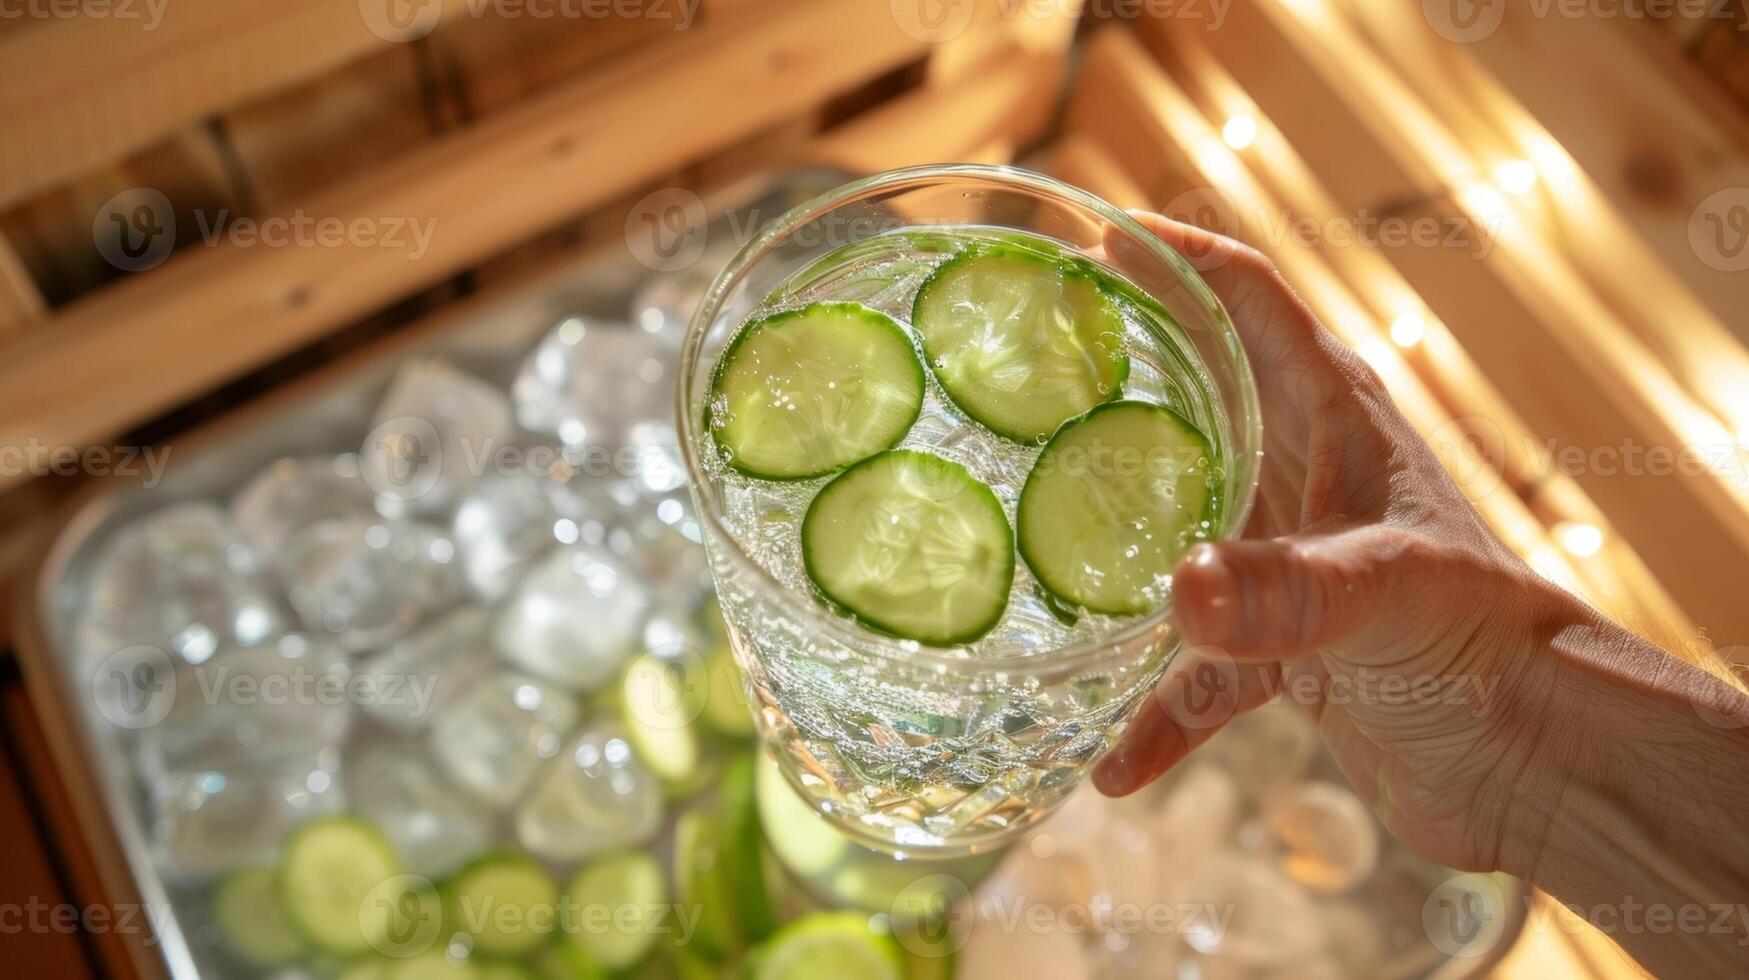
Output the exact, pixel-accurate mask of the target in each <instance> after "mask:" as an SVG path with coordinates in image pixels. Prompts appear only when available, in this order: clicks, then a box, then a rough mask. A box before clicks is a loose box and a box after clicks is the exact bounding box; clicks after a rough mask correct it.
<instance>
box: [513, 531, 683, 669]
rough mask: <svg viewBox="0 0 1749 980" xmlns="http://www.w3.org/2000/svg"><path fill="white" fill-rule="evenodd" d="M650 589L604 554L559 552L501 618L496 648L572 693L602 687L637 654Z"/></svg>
mask: <svg viewBox="0 0 1749 980" xmlns="http://www.w3.org/2000/svg"><path fill="white" fill-rule="evenodd" d="M649 604H650V596H649V590H648V589H647V588H646V587H645V585H644V583H643V581H642V580H641V579H640V578H639V577H638V575H637V573H636V572H634V571H632V570H631V569H630V568H628V567H627V566H626V565H625V564H624V563H623V562H621V561H620V560H619V559H617V558H615V557H614V556H613V555H612V554H609V553H608V552H607V551H604V550H602V549H600V548H587V547H571V548H565V549H562V550H560V551H557V552H554V553H553V554H551V555H549V556H547V558H546V559H544V560H543V561H541V563H540V564H539V565H537V566H536V567H535V568H534V569H533V570H532V571H530V572H529V573H528V576H527V577H526V578H524V579H523V580H522V584H521V585H520V586H518V588H517V590H516V593H515V594H514V595H513V596H512V597H511V599H510V602H509V603H508V604H507V605H506V606H505V607H504V608H503V609H502V610H501V611H500V612H499V614H498V619H497V622H496V624H495V625H494V627H493V630H492V642H493V645H494V646H496V647H497V648H498V652H499V653H500V654H502V655H503V657H504V659H506V660H507V661H509V662H510V663H512V664H515V665H516V666H517V667H520V668H522V669H523V670H526V671H528V672H529V673H531V674H535V675H536V676H539V677H543V678H546V679H547V680H549V681H553V682H555V683H558V684H563V685H565V686H566V687H569V688H571V689H573V690H578V691H587V690H592V689H594V688H597V687H600V686H601V685H602V684H604V683H606V682H607V681H608V680H609V679H610V678H612V677H613V675H614V673H615V672H616V671H617V670H618V669H619V666H620V664H621V662H623V661H624V660H625V658H626V657H627V656H628V655H629V654H630V653H632V652H633V651H635V650H636V649H637V646H638V641H639V631H640V630H641V629H642V627H643V624H644V613H645V611H646V610H647V609H648V608H649Z"/></svg>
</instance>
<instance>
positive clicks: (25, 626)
mask: <svg viewBox="0 0 1749 980" xmlns="http://www.w3.org/2000/svg"><path fill="white" fill-rule="evenodd" d="M841 179H842V175H839V174H833V173H830V172H825V171H814V170H809V171H800V172H794V173H789V174H784V175H778V176H773V177H768V178H761V179H759V180H756V181H752V182H749V183H748V184H747V185H745V186H742V187H739V188H735V189H733V190H732V191H730V192H727V193H725V194H724V195H722V199H723V200H726V201H728V202H729V203H730V205H731V206H729V207H727V208H725V209H723V210H722V211H720V212H718V213H717V214H716V216H715V219H714V220H712V221H710V222H709V224H708V225H707V226H705V227H704V228H703V229H702V231H697V232H695V233H691V234H696V235H697V238H696V239H689V241H692V242H693V245H692V248H691V252H692V254H696V256H697V258H696V261H693V262H691V263H690V264H687V265H685V266H684V267H682V268H674V266H675V265H676V264H677V263H673V262H666V261H661V262H656V263H652V262H650V261H649V256H648V255H645V257H644V260H643V261H640V260H639V259H638V257H637V254H635V250H633V249H628V248H625V247H617V248H607V249H603V250H600V251H597V252H592V253H590V254H589V255H588V256H586V257H585V258H584V259H582V260H581V261H576V262H568V263H565V264H564V265H562V266H559V267H555V268H554V269H552V270H550V271H549V272H547V273H545V274H542V275H539V276H536V277H534V278H533V279H532V280H530V281H528V282H526V283H524V284H523V285H521V286H520V287H518V288H516V289H514V290H510V291H505V292H497V293H492V294H489V295H486V296H483V297H481V298H477V299H473V300H469V301H466V302H464V303H463V304H461V306H460V308H459V309H457V310H455V311H454V312H451V313H447V314H445V315H443V316H442V318H441V319H440V320H437V321H434V322H431V323H428V324H423V325H420V326H418V327H416V328H413V329H412V330H410V331H408V332H407V333H406V335H404V336H399V337H397V338H396V339H395V340H394V341H393V343H392V344H391V345H389V346H388V347H386V348H385V349H382V350H379V351H367V352H366V353H365V354H364V355H363V356H360V357H355V358H352V359H350V360H348V361H346V362H344V363H341V364H337V365H335V366H334V367H333V368H332V369H331V370H327V371H325V372H324V373H322V374H321V375H319V376H318V377H316V378H314V379H311V380H309V381H306V382H302V383H300V384H298V385H297V386H295V387H294V388H293V389H292V390H288V391H284V392H278V393H274V394H271V395H269V396H266V397H264V398H263V399H261V400H260V403H259V404H257V405H256V406H253V407H245V408H244V409H242V410H240V411H239V412H238V414H237V416H236V417H235V418H228V419H225V420H222V421H221V422H219V423H216V424H213V425H211V426H209V427H207V428H206V429H205V430H203V431H200V432H197V433H194V434H192V435H190V436H188V437H186V438H181V439H178V440H177V441H176V442H175V443H173V444H171V445H170V446H168V447H164V449H166V450H167V452H168V461H169V462H168V465H167V466H166V467H165V468H164V470H163V472H162V474H161V476H159V477H158V478H156V479H153V480H150V481H144V480H131V481H123V480H120V479H116V480H110V481H102V482H98V483H96V484H94V485H92V486H91V487H90V488H89V489H87V490H86V491H85V492H84V493H82V494H81V495H80V496H79V497H78V498H77V499H76V500H75V501H72V502H70V504H69V507H68V510H67V513H66V515H65V517H64V519H63V521H62V522H61V523H60V524H59V525H58V526H57V527H56V528H55V529H54V531H53V535H52V543H51V544H49V546H48V547H47V548H46V549H45V550H44V552H43V557H42V559H41V562H40V564H39V566H38V567H37V568H36V569H35V570H34V571H33V573H32V575H31V576H30V577H29V579H28V583H29V584H28V587H27V588H26V589H25V590H24V592H23V594H22V595H21V600H22V601H21V603H20V606H21V610H22V615H21V616H20V617H19V632H20V635H19V637H18V641H19V642H18V646H19V649H20V655H21V661H22V663H23V665H24V668H25V672H26V674H27V677H28V679H29V681H30V686H31V691H32V696H33V699H34V700H35V701H36V702H37V707H38V708H39V712H38V713H39V714H40V715H41V716H42V717H43V719H44V723H45V725H46V726H47V727H48V728H49V731H48V732H47V735H48V737H49V738H50V739H51V741H52V742H53V743H54V744H55V747H56V750H57V759H58V762H59V763H60V765H61V767H62V770H63V772H62V777H63V780H64V781H65V782H66V783H67V784H68V785H69V787H70V788H71V789H72V793H71V795H72V796H73V798H74V802H75V806H76V809H77V810H78V811H79V817H80V819H81V829H82V832H83V834H84V836H85V837H86V839H87V842H88V843H89V844H90V847H91V850H92V851H93V853H94V854H96V855H97V856H98V859H99V863H100V864H101V865H102V867H101V868H100V870H101V872H102V874H103V877H104V886H105V888H106V889H107V890H108V891H109V893H110V894H109V895H108V896H107V897H108V899H109V900H110V901H111V902H112V903H115V904H117V905H122V904H128V905H135V906H136V907H138V908H143V909H145V910H147V911H148V912H149V914H148V915H147V916H144V917H143V918H142V921H143V922H148V923H149V924H150V929H141V930H139V932H138V933H137V934H136V935H133V936H132V937H131V938H132V941H131V942H130V943H128V947H129V949H130V952H131V953H132V954H133V955H134V956H135V958H136V962H135V964H134V965H135V966H136V968H137V969H138V970H139V972H141V973H142V974H144V975H148V976H172V977H176V978H179V980H180V978H194V977H230V976H236V977H254V976H264V975H272V976H282V977H287V978H291V977H347V978H360V980H362V978H381V980H390V978H414V977H461V978H468V977H478V978H482V980H485V978H492V977H537V978H552V980H562V978H583V977H589V978H594V977H600V976H605V975H608V974H613V975H618V976H652V977H657V976H659V977H686V978H694V977H706V976H725V977H728V976H734V977H741V976H747V975H754V976H759V977H773V978H776V977H788V976H790V975H792V974H794V975H796V976H801V975H803V974H800V973H795V971H796V970H797V969H802V970H804V971H805V970H806V969H807V964H808V963H812V962H816V959H814V957H819V956H827V957H829V958H830V959H831V961H832V962H835V963H839V964H842V968H843V969H844V970H846V971H850V973H851V974H853V975H858V976H860V975H862V974H864V973H866V974H868V975H870V976H873V977H893V978H920V977H931V978H933V977H943V976H961V977H971V978H982V977H991V978H1006V977H1011V976H1016V975H1050V976H1057V977H1068V978H1082V977H1086V978H1092V977H1096V976H1105V975H1108V974H1117V975H1131V974H1134V975H1147V976H1164V975H1173V976H1189V975H1194V976H1216V975H1218V976H1233V977H1245V976H1258V977H1265V976H1286V975H1290V974H1291V975H1296V976H1301V975H1307V974H1308V973H1310V974H1312V975H1329V976H1333V977H1334V976H1401V977H1423V976H1459V975H1465V974H1468V973H1471V972H1474V971H1476V970H1478V969H1480V968H1483V967H1485V966H1486V965H1487V964H1489V963H1491V962H1492V961H1494V960H1495V959H1497V958H1498V957H1499V956H1500V955H1502V954H1503V953H1504V952H1505V950H1506V949H1507V948H1508V947H1509V946H1510V943H1511V940H1512V938H1513V936H1514V935H1515V933H1516V930H1517V928H1518V922H1519V919H1520V918H1521V917H1522V914H1523V909H1524V903H1525V893H1524V891H1523V889H1522V886H1519V885H1518V884H1517V883H1515V882H1511V881H1509V880H1505V879H1499V878H1494V877H1485V876H1474V875H1469V876H1464V875H1457V874H1456V873H1455V872H1451V871H1448V870H1446V869H1442V868H1439V867H1437V866H1434V865H1431V864H1429V863H1427V862H1425V861H1422V860H1421V859H1419V858H1417V857H1416V856H1415V855H1413V854H1412V853H1411V852H1409V851H1408V850H1406V849H1405V848H1403V847H1401V846H1400V845H1398V844H1396V843H1395V842H1394V841H1393V840H1392V839H1391V838H1390V837H1389V836H1388V835H1387V834H1385V833H1384V832H1383V831H1382V830H1381V829H1380V827H1379V826H1378V824H1377V822H1376V820H1375V819H1374V818H1373V817H1372V815H1371V813H1370V811H1368V809H1367V808H1366V806H1365V805H1364V804H1363V803H1362V802H1361V800H1360V799H1359V798H1358V797H1357V796H1356V795H1355V794H1354V793H1353V791H1352V790H1350V789H1349V787H1348V786H1347V784H1346V783H1345V782H1344V781H1343V780H1342V777H1341V775H1340V773H1339V772H1337V771H1336V769H1335V767H1334V764H1333V763H1332V762H1331V761H1330V760H1329V758H1328V756H1327V755H1326V754H1325V753H1324V752H1323V750H1322V748H1321V746H1320V745H1319V743H1318V740H1317V737H1316V733H1315V731H1314V730H1313V727H1312V726H1311V723H1310V722H1309V721H1308V720H1307V719H1306V717H1305V716H1304V714H1303V712H1300V711H1299V710H1298V709H1297V708H1296V707H1294V706H1292V705H1272V706H1269V707H1267V708H1265V709H1263V710H1261V711H1259V712H1256V713H1254V714H1252V715H1248V716H1246V717H1244V718H1241V719H1239V720H1237V721H1236V722H1234V723H1233V724H1232V725H1231V726H1229V728H1228V730H1226V731H1224V732H1222V733H1221V734H1220V735H1218V736H1217V737H1216V738H1215V739H1214V740H1213V741H1211V742H1210V743H1209V745H1208V746H1207V747H1206V748H1204V749H1202V750H1199V751H1198V752H1197V753H1196V754H1195V755H1193V756H1192V758H1191V759H1190V760H1189V761H1187V762H1186V763H1185V764H1184V765H1183V766H1181V767H1179V770H1178V771H1176V772H1175V773H1174V774H1172V775H1171V776H1170V777H1169V778H1168V779H1166V780H1164V781H1162V782H1161V783H1160V784H1158V785H1157V786H1155V787H1153V788H1151V789H1150V790H1148V791H1147V792H1145V793H1143V794H1140V795H1139V796H1137V797H1135V798H1131V799H1128V800H1125V801H1108V800H1104V799H1102V798H1100V797H1098V796H1097V794H1095V793H1093V791H1092V790H1091V789H1084V790H1083V791H1082V792H1081V793H1080V794H1078V795H1077V796H1075V797H1074V798H1073V799H1072V800H1071V801H1070V802H1069V804H1068V805H1066V806H1065V807H1064V809H1063V811H1062V812H1061V813H1059V814H1058V815H1056V816H1054V817H1053V818H1052V819H1051V820H1049V821H1047V822H1046V823H1045V824H1043V825H1042V826H1041V827H1039V828H1037V829H1036V830H1034V831H1032V832H1030V833H1029V835H1028V836H1027V837H1026V838H1025V839H1023V840H1022V841H1021V842H1020V843H1018V844H1017V845H1015V846H1013V847H1011V848H1009V849H1008V850H1007V851H1006V852H1004V853H998V854H990V855H976V856H974V857H972V858H966V859H958V860H955V861H949V862H921V863H919V862H915V861H913V862H909V863H907V862H903V861H897V860H895V859H894V858H893V857H891V856H889V855H885V854H881V853H877V852H874V851H870V850H866V849H864V848H862V847H860V846H858V845H856V844H853V843H852V842H850V841H849V840H847V839H844V838H841V837H839V836H838V835H837V834H836V832H834V831H832V830H831V829H830V827H829V826H828V825H827V824H825V823H824V822H823V821H821V820H820V818H819V815H818V814H816V813H814V812H813V811H812V810H810V809H809V808H808V806H807V805H806V804H804V803H802V802H801V800H800V799H799V797H797V796H795V795H794V794H793V792H792V791H791V790H790V789H789V787H788V786H787V785H786V784H785V783H784V782H783V781H782V779H781V777H778V776H777V775H776V771H775V769H774V768H773V767H772V766H771V764H770V762H769V760H768V759H766V758H764V757H763V756H762V755H761V754H760V751H759V749H758V748H757V747H756V737H755V724H754V718H753V713H754V710H755V709H756V707H757V706H756V705H755V704H753V703H751V700H750V698H749V695H748V692H747V688H746V686H745V685H744V684H742V682H741V680H740V677H739V675H738V673H737V669H736V666H735V664H734V662H733V652H732V650H731V643H730V641H729V638H728V636H727V634H726V631H725V628H724V626H723V624H722V621H721V619H720V617H719V616H718V615H717V613H716V610H715V606H714V598H713V595H712V591H711V583H710V577H709V571H708V568H707V566H706V559H705V554H704V551H703V547H702V545H701V535H700V533H699V528H698V526H697V524H696V520H695V517H694V513H693V504H692V501H691V499H690V497H689V493H688V488H687V486H686V478H685V468H684V466H683V465H682V462H681V460H680V458H679V455H678V450H677V444H676V437H675V428H674V403H675V399H674V394H673V391H674V382H675V378H676V375H677V373H678V360H679V349H680V340H681V336H682V334H683V333H684V330H685V327H686V323H687V320H688V319H689V317H690V314H691V311H692V309H693V307H694V306H696V304H697V302H698V300H699V299H700V298H702V296H703V293H704V291H705V290H706V289H707V288H708V286H709V284H710V280H711V279H712V278H713V276H714V274H715V272H716V270H717V269H719V268H721V267H722V265H723V264H724V263H725V262H726V261H727V259H728V257H729V255H730V254H731V253H732V251H733V249H734V248H736V247H738V246H739V245H742V244H745V242H746V240H747V239H748V238H749V237H750V233H751V231H752V230H754V229H756V228H757V227H759V225H760V224H762V223H763V222H765V221H768V220H771V219H774V218H776V217H777V216H779V215H780V214H782V213H783V212H784V211H785V210H787V209H788V208H790V207H792V206H794V205H796V204H799V203H802V202H804V201H806V200H808V199H809V198H811V197H812V196H814V195H816V194H819V193H822V192H824V191H826V190H829V189H830V188H831V187H832V186H833V185H834V184H836V183H837V182H838V181H839V180H841ZM699 245H702V246H703V247H702V248H700V247H698V246H699ZM653 265H656V266H661V267H662V268H661V269H656V268H652V266H653Z"/></svg>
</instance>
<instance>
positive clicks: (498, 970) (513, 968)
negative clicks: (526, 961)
mask: <svg viewBox="0 0 1749 980" xmlns="http://www.w3.org/2000/svg"><path fill="white" fill-rule="evenodd" d="M474 968H475V969H476V970H477V971H478V972H479V975H480V980H535V975H534V971H533V970H530V969H529V968H528V967H526V966H523V965H522V964H521V963H518V962H516V961H515V960H494V959H480V960H478V961H476V962H474Z"/></svg>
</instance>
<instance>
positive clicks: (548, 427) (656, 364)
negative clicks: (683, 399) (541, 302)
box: [511, 316, 685, 495]
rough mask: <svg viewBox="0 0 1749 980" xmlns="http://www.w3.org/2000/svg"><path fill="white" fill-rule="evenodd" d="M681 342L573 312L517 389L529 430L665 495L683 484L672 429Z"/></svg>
mask: <svg viewBox="0 0 1749 980" xmlns="http://www.w3.org/2000/svg"><path fill="white" fill-rule="evenodd" d="M678 370H679V357H678V354H677V347H674V346H669V345H668V344H666V343H664V342H663V341H662V340H660V339H658V338H657V337H655V336H653V335H652V334H650V333H648V332H646V331H644V330H640V329H638V328H637V327H633V326H631V325H629V324H624V323H613V322H609V321H602V320H585V319H583V318H582V317H576V316H573V317H567V318H566V319H565V320H563V321H561V322H560V323H559V325H558V326H557V327H555V328H553V331H552V332H551V333H549V334H548V335H547V336H546V337H545V338H544V339H543V340H542V341H541V342H540V344H539V345H538V346H537V347H536V348H535V349H534V352H533V353H531V354H530V355H529V356H528V359H527V360H526V361H525V362H523V365H522V369H521V371H520V372H519V373H518V374H517V376H516V381H515V382H514V384H513V385H512V387H511V393H512V394H513V395H514V396H515V399H516V418H517V421H518V422H520V423H521V424H522V426H523V428H525V429H528V430H530V431H533V432H544V433H549V434H552V435H556V436H558V438H559V441H561V442H563V443H564V444H565V445H566V446H567V447H571V448H572V449H584V450H587V452H588V455H589V457H590V458H597V457H599V458H603V459H607V460H610V461H611V466H612V469H613V475H614V476H615V477H617V478H621V479H626V480H629V481H630V482H631V483H632V484H633V485H635V486H637V487H640V488H642V489H643V490H645V491H647V492H649V493H653V494H657V495H662V494H666V493H669V492H672V491H673V490H675V489H676V488H678V487H679V486H681V485H682V484H683V483H684V482H685V466H684V464H683V462H682V461H681V458H680V449H679V440H678V437H677V435H676V434H675V431H674V384H675V379H676V375H677V373H678Z"/></svg>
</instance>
